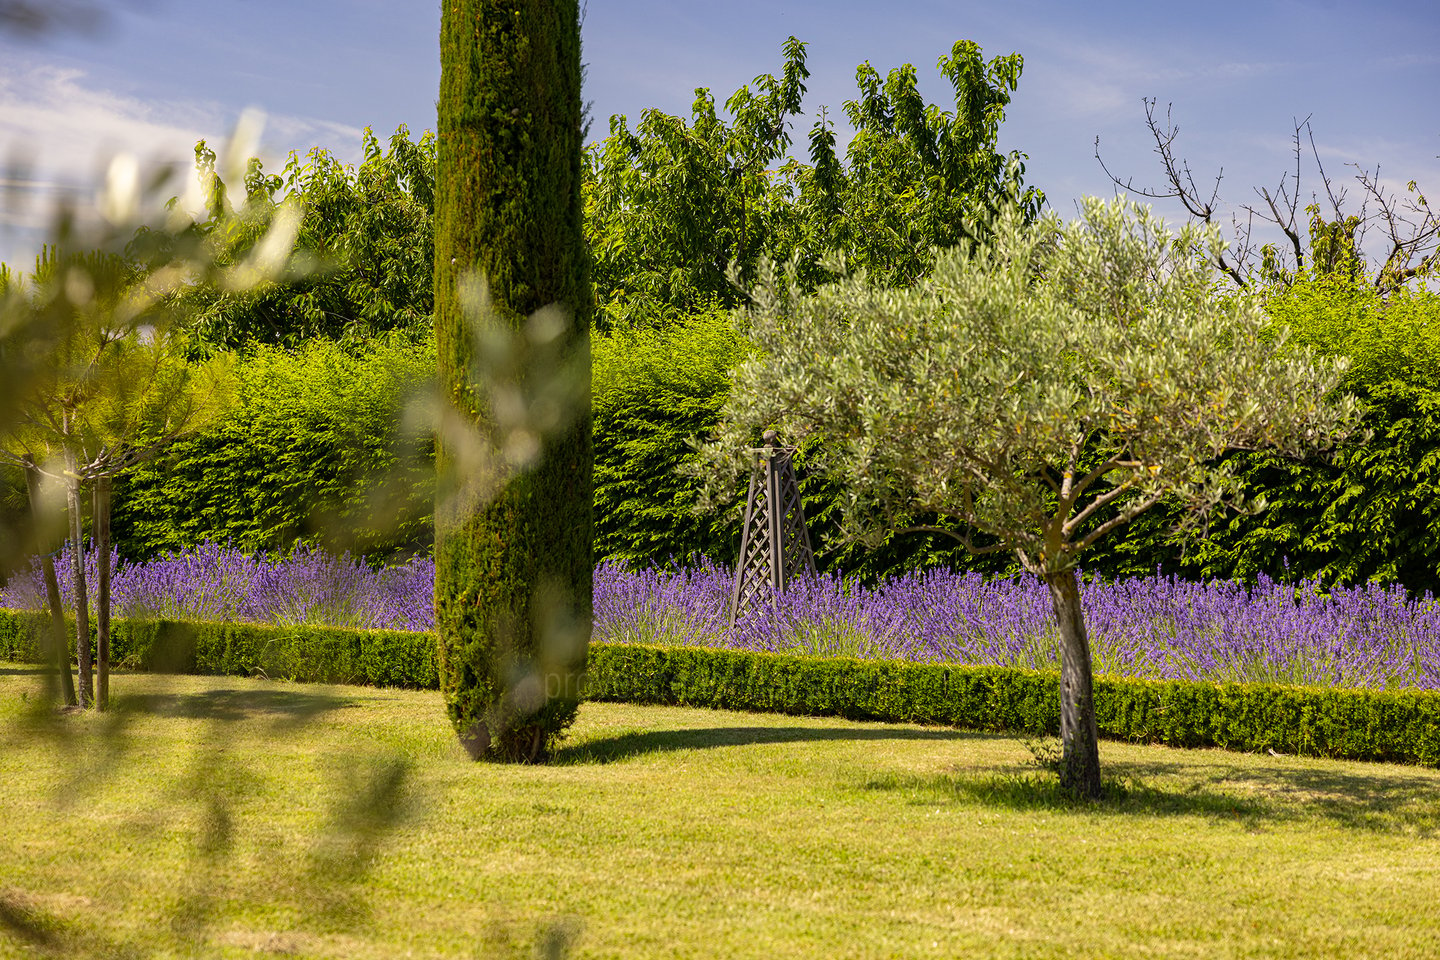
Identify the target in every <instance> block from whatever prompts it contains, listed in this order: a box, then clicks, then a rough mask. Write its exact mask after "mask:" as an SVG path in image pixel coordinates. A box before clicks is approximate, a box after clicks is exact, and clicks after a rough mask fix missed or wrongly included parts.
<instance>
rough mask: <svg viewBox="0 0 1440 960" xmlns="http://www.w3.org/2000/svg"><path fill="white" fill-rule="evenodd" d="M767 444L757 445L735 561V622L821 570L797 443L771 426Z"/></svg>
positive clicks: (732, 608)
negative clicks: (799, 477)
mask: <svg viewBox="0 0 1440 960" xmlns="http://www.w3.org/2000/svg"><path fill="white" fill-rule="evenodd" d="M764 440H765V445H764V446H763V447H758V448H755V449H754V450H752V452H753V453H754V454H755V462H754V464H753V466H752V467H751V469H750V492H749V494H748V495H747V496H746V498H745V522H744V525H743V526H742V527H741V530H740V558H739V559H738V560H737V561H736V563H735V588H734V590H733V591H732V592H731V594H730V611H729V624H730V626H731V627H732V628H733V627H734V626H735V621H736V620H738V619H740V618H741V617H743V616H745V614H747V613H749V612H750V611H752V610H755V609H757V608H759V607H760V606H761V605H763V604H766V603H768V604H770V605H771V606H773V605H774V603H775V598H776V597H777V596H778V595H779V594H780V592H781V591H783V590H784V589H785V587H786V585H787V584H789V583H790V582H791V581H792V580H794V579H796V578H797V577H801V576H814V575H815V553H814V551H812V550H811V549H810V534H809V532H808V531H807V530H806V529H805V511H804V509H803V508H802V507H801V505H800V486H799V484H797V483H796V482H795V465H794V463H793V462H792V458H793V457H794V455H795V448H794V447H782V446H780V445H779V443H777V442H776V438H775V431H773V430H767V431H766V432H765V436H764Z"/></svg>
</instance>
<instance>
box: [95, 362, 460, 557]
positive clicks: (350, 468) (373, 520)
mask: <svg viewBox="0 0 1440 960" xmlns="http://www.w3.org/2000/svg"><path fill="white" fill-rule="evenodd" d="M433 371H434V347H433V345H431V344H430V343H429V342H428V341H427V340H422V341H420V342H418V343H416V342H412V341H410V340H409V339H408V338H406V337H403V336H399V335H392V336H389V337H386V338H381V339H377V340H375V341H372V342H371V343H370V344H369V345H368V346H367V347H366V348H364V349H363V350H359V351H355V352H351V351H346V350H345V349H343V348H342V347H341V346H340V345H339V344H337V343H335V342H334V341H329V340H324V339H319V340H314V341H312V342H310V343H308V344H306V345H305V346H303V347H301V348H299V349H296V350H286V349H283V348H279V347H258V348H256V349H255V350H254V352H253V354H252V355H251V356H249V357H248V358H246V359H244V360H243V361H242V362H240V363H238V364H237V365H236V367H235V376H236V387H235V402H234V404H233V405H232V406H231V407H230V408H229V409H228V410H227V411H226V412H225V413H224V414H223V415H222V416H221V417H220V418H219V419H218V420H216V421H215V422H214V423H212V424H210V425H209V426H208V427H207V428H206V429H204V430H202V431H200V432H197V433H195V434H193V435H191V436H187V437H183V438H181V439H179V440H177V441H175V442H174V443H172V444H171V445H169V446H168V447H167V448H165V450H164V451H163V452H162V453H161V454H160V455H158V456H157V457H156V458H155V459H153V460H151V461H148V462H146V463H143V464H140V465H138V466H137V467H135V468H134V469H132V470H131V471H129V472H128V473H127V474H126V475H125V476H124V477H123V478H122V479H121V481H120V483H119V484H118V485H117V493H118V502H117V505H116V511H115V519H114V535H115V542H116V544H117V546H118V547H119V548H120V553H121V555H122V556H125V557H127V558H131V559H141V558H149V557H151V556H154V555H155V554H157V553H161V552H164V551H169V550H178V549H181V548H188V547H191V546H193V545H195V544H197V543H202V542H204V541H207V540H209V541H215V542H218V543H228V544H232V545H234V546H235V547H238V548H242V549H244V550H250V551H253V550H286V549H288V548H289V547H290V546H291V545H293V544H294V543H295V542H296V541H297V540H307V541H310V542H314V543H322V544H325V545H327V546H330V547H335V548H340V549H350V550H353V551H355V552H356V553H361V554H365V555H367V556H374V557H377V558H378V557H387V556H395V555H404V554H408V553H413V552H419V551H425V550H427V549H428V548H429V545H430V543H431V537H432V531H431V525H430V515H429V514H430V503H431V500H432V496H433V493H432V491H433V489H434V474H433V470H432V468H431V447H430V444H429V442H428V441H422V440H421V439H420V438H419V437H417V436H407V435H406V432H405V431H404V430H403V424H404V410H405V405H406V402H407V400H409V399H411V398H412V397H413V395H414V394H415V392H416V391H417V390H418V389H419V388H421V387H422V386H423V385H425V384H427V383H428V382H429V381H430V380H431V378H432V376H433Z"/></svg>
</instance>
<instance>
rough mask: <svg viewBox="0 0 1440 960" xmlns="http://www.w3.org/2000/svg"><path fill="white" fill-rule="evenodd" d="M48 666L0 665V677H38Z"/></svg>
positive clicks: (46, 670)
mask: <svg viewBox="0 0 1440 960" xmlns="http://www.w3.org/2000/svg"><path fill="white" fill-rule="evenodd" d="M49 669H50V668H49V667H39V666H36V667H0V677H38V676H41V675H43V674H45V673H46V672H48V671H49Z"/></svg>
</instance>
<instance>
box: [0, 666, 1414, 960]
mask: <svg viewBox="0 0 1440 960" xmlns="http://www.w3.org/2000/svg"><path fill="white" fill-rule="evenodd" d="M34 678H35V675H34V673H33V672H32V671H31V669H30V668H27V667H22V666H15V665H10V666H6V667H4V668H3V672H0V731H3V732H0V810H3V811H4V812H5V825H4V830H3V831H0V838H3V839H0V863H3V864H4V869H3V871H0V904H3V908H0V911H3V912H0V931H4V932H0V955H3V956H47V955H49V956H61V955H65V956H67V957H74V956H127V955H128V956H136V957H141V956H153V955H159V956H166V955H169V956H183V955H194V954H196V953H198V954H200V955H205V956H236V957H239V956H253V955H255V953H256V952H260V953H282V954H286V955H292V956H344V957H362V958H363V957H377V958H379V957H386V958H388V957H396V956H406V955H413V956H416V957H475V956H484V957H489V956H526V957H529V956H535V955H536V951H537V950H542V948H545V947H546V945H549V946H550V947H553V948H554V950H556V951H558V953H557V954H555V955H565V953H566V951H568V953H569V955H571V956H576V957H653V956H676V957H697V958H698V957H714V956H726V957H767V958H769V957H782V958H783V957H797V958H799V957H815V956H846V957H891V956H906V957H909V956H922V957H923V956H935V957H950V956H978V957H1021V956H1024V957H1030V956H1039V957H1059V956H1121V957H1126V956H1133V957H1155V956H1160V957H1180V956H1184V957H1194V956H1206V955H1213V954H1215V953H1217V952H1220V953H1224V954H1226V955H1228V956H1238V957H1272V956H1273V957H1281V956H1307V957H1309V956H1318V957H1326V956H1334V957H1342V956H1344V957H1348V956H1396V957H1399V956H1427V955H1434V954H1435V953H1437V952H1440V924H1437V922H1436V921H1435V920H1434V919H1433V918H1432V917H1433V914H1434V910H1433V906H1434V877H1435V876H1436V871H1437V870H1440V841H1437V833H1440V831H1437V825H1440V800H1437V798H1440V772H1437V771H1435V770H1428V769H1423V768H1414V767H1397V766H1388V765H1380V764H1374V765H1367V764H1359V763H1340V762H1329V761H1323V760H1316V759H1309V758H1296V757H1275V756H1270V755H1245V754H1233V753H1225V752H1221V751H1208V750H1207V751H1185V750H1175V749H1167V748H1164V747H1142V746H1131V745H1127V744H1117V743H1108V742H1107V743H1105V744H1103V745H1102V762H1103V764H1104V772H1105V776H1106V778H1107V784H1108V785H1109V786H1110V787H1111V791H1110V793H1109V794H1108V795H1107V797H1106V798H1105V799H1103V800H1101V801H1099V802H1098V803H1089V802H1078V801H1074V800H1072V799H1071V798H1069V797H1068V796H1066V795H1065V794H1064V793H1063V791H1060V790H1059V789H1058V785H1057V784H1056V783H1055V781H1054V779H1053V778H1052V776H1051V775H1050V774H1049V773H1048V772H1047V771H1046V770H1045V769H1044V767H1043V765H1040V764H1037V762H1036V758H1035V755H1034V754H1032V751H1031V750H1030V749H1029V748H1028V747H1027V745H1026V744H1025V743H1024V742H1022V741H1019V740H1015V739H1011V738H1007V737H1000V736H993V735H987V734H980V733H974V732H967V731H959V730H952V729H946V728H939V727H919V726H913V725H896V724H870V723H853V722H849V721H845V720H839V719H834V718H806V717H789V716H778V715H771V714H738V713H729V712H723V711H706V710H694V709H685V708H668V707H635V706H628V705H623V704H612V703H593V702H590V703H585V704H584V705H583V706H582V708H581V712H580V717H579V720H578V722H577V723H576V725H575V727H574V728H573V730H572V733H571V736H570V738H569V739H568V740H566V741H565V742H564V743H563V744H562V745H561V747H560V749H559V751H558V753H557V754H556V756H555V757H554V759H553V761H552V762H551V763H550V764H548V765H543V766H518V765H515V766H510V765H495V764H474V763H471V762H470V761H469V760H467V759H466V758H465V755H464V752H463V751H462V750H461V748H460V747H459V746H458V744H457V743H456V741H455V738H454V735H453V733H452V732H451V731H450V729H449V727H448V725H447V723H446V721H445V718H444V712H443V710H442V708H441V705H440V700H439V697H438V695H437V694H434V693H429V692H415V691H400V690H376V689H365V688H357V687H320V686H306V685H299V684H287V683H270V682H265V681H255V680H243V679H233V678H198V677H168V676H157V675H122V676H120V677H119V678H118V679H117V683H116V688H117V691H118V693H119V697H118V699H117V703H118V705H119V707H120V709H119V710H117V712H116V713H114V714H112V715H110V716H94V715H89V716H67V717H64V718H61V719H60V720H58V721H56V722H55V723H53V724H52V723H51V717H50V715H49V714H48V713H43V714H38V715H37V714H36V713H35V712H34V711H33V708H34V707H35V705H36V704H35V700H34V697H33V696H32V697H29V698H24V695H25V694H26V693H27V692H28V691H29V690H31V688H32V687H33V684H34ZM37 720H41V721H43V723H41V725H39V726H35V725H34V723H35V721H37ZM27 724H28V725H27ZM1043 752H1044V751H1043V750H1042V751H1041V753H1042V755H1043ZM542 955H544V954H543V950H542Z"/></svg>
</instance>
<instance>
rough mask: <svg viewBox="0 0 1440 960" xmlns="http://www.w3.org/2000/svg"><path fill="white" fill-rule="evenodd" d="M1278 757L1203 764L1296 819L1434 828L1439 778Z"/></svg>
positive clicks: (1142, 770) (1164, 769) (1438, 823)
mask: <svg viewBox="0 0 1440 960" xmlns="http://www.w3.org/2000/svg"><path fill="white" fill-rule="evenodd" d="M1286 759H1287V758H1284V757H1281V758H1277V760H1276V763H1275V764H1274V765H1269V766H1265V767H1255V766H1251V765H1241V764H1236V763H1227V762H1225V761H1224V760H1223V759H1220V758H1218V757H1217V758H1214V759H1211V760H1210V762H1209V763H1207V764H1206V767H1207V768H1208V773H1209V776H1210V779H1211V780H1212V782H1215V783H1219V784H1223V785H1224V786H1225V787H1226V788H1228V789H1233V790H1236V791H1237V792H1239V793H1240V794H1242V795H1248V796H1254V797H1262V798H1265V800H1266V801H1268V802H1270V803H1272V804H1274V805H1275V806H1277V807H1279V808H1281V809H1283V810H1287V811H1291V812H1292V815H1293V817H1294V818H1296V819H1300V818H1305V817H1309V818H1318V819H1322V820H1328V821H1329V822H1331V823H1334V824H1336V825H1338V826H1342V827H1345V828H1347V829H1352V830H1369V831H1375V832H1382V833H1392V832H1404V833H1414V834H1418V835H1420V836H1427V837H1428V836H1434V835H1437V834H1440V778H1437V777H1435V776H1434V775H1433V774H1432V775H1427V774H1424V773H1420V772H1419V771H1416V772H1413V773H1412V772H1408V771H1406V770H1404V769H1403V768H1402V769H1396V768H1393V767H1381V766H1379V765H1376V767H1375V768H1374V771H1373V772H1371V771H1369V770H1367V771H1366V772H1364V773H1356V772H1353V771H1350V770H1344V769H1327V768H1324V767H1317V766H1310V765H1306V766H1298V765H1296V766H1290V765H1288V764H1286V762H1285V761H1286ZM1124 769H1125V770H1126V771H1127V773H1129V774H1130V775H1131V776H1133V777H1135V778H1137V779H1142V780H1143V779H1146V778H1149V779H1154V778H1159V777H1171V776H1177V775H1184V774H1185V773H1188V774H1189V775H1190V776H1193V775H1194V769H1195V768H1194V767H1188V768H1182V767H1181V766H1180V765H1178V764H1173V763H1165V762H1160V761H1149V762H1134V763H1127V764H1125V765H1124Z"/></svg>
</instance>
